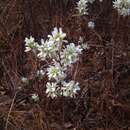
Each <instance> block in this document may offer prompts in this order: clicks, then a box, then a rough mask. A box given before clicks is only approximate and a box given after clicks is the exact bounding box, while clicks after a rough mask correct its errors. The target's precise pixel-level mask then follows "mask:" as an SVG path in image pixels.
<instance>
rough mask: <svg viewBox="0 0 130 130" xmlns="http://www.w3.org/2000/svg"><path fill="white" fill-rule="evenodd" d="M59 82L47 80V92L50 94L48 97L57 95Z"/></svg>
mask: <svg viewBox="0 0 130 130" xmlns="http://www.w3.org/2000/svg"><path fill="white" fill-rule="evenodd" d="M57 87H58V86H57V84H56V83H53V82H52V83H50V82H47V84H46V93H47V95H48V97H52V98H54V97H57V92H56V88H57Z"/></svg>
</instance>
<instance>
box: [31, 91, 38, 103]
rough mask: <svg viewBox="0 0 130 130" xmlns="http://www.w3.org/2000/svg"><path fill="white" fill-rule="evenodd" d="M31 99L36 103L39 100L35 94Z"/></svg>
mask: <svg viewBox="0 0 130 130" xmlns="http://www.w3.org/2000/svg"><path fill="white" fill-rule="evenodd" d="M32 99H33V100H34V101H35V102H37V101H38V100H39V96H38V95H37V94H35V93H34V94H32Z"/></svg>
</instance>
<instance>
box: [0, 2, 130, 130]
mask: <svg viewBox="0 0 130 130" xmlns="http://www.w3.org/2000/svg"><path fill="white" fill-rule="evenodd" d="M75 6H76V2H75V0H68V1H64V0H52V1H51V0H50V1H49V0H1V1H0V130H69V129H70V130H80V129H81V130H83V129H84V130H88V129H91V130H94V129H97V128H98V129H99V128H102V129H106V128H110V129H114V130H119V129H121V130H122V129H128V127H129V125H130V88H129V87H130V17H128V16H127V17H125V18H124V17H122V16H119V15H118V13H117V11H116V10H114V9H113V8H112V0H104V1H103V2H102V4H101V3H99V1H96V2H95V4H93V5H91V6H90V10H89V13H90V15H89V16H83V17H76V16H75V13H76V11H75ZM90 20H92V21H95V24H96V27H95V30H93V29H89V28H88V27H87V23H88V22H89V21H90ZM55 26H58V27H62V28H63V30H64V32H66V33H67V35H68V39H69V40H70V41H78V39H79V36H82V37H83V38H84V39H85V41H87V43H88V45H89V46H90V49H89V51H86V52H84V54H83V55H82V56H81V58H80V61H79V63H78V64H76V66H74V68H73V69H72V70H70V72H69V73H70V77H71V76H72V75H76V76H75V78H76V80H77V81H78V82H79V83H80V84H81V91H80V93H79V95H78V96H77V97H76V98H74V99H71V98H57V99H55V100H54V99H53V100H52V99H50V98H47V97H46V94H45V92H44V89H45V88H43V85H44V84H45V82H46V79H42V80H39V81H38V82H37V81H33V82H32V83H31V84H30V85H29V86H22V85H21V82H19V81H20V78H21V77H22V76H29V77H30V79H31V78H32V77H31V74H32V73H33V71H34V70H36V68H37V67H38V65H37V63H36V62H35V60H34V57H33V56H31V55H29V56H27V55H26V54H25V53H24V43H23V41H24V38H25V37H26V36H29V35H32V36H34V37H35V38H36V39H37V40H39V39H40V38H41V37H46V36H47V34H48V33H49V32H50V30H51V29H52V28H53V27H55ZM20 86H22V87H21V88H20ZM34 92H36V93H38V94H39V97H40V100H39V101H38V102H37V103H34V102H33V101H32V100H31V98H30V95H31V94H32V93H34Z"/></svg>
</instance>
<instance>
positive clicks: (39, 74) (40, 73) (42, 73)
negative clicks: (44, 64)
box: [37, 70, 45, 77]
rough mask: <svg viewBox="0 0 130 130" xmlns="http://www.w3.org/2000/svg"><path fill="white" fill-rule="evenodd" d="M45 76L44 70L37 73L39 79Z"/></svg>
mask: <svg viewBox="0 0 130 130" xmlns="http://www.w3.org/2000/svg"><path fill="white" fill-rule="evenodd" d="M44 75H45V71H43V70H38V71H37V76H38V77H43V76H44Z"/></svg>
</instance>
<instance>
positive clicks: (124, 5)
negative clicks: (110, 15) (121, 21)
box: [113, 0, 130, 16]
mask: <svg viewBox="0 0 130 130" xmlns="http://www.w3.org/2000/svg"><path fill="white" fill-rule="evenodd" d="M113 7H114V8H115V9H117V11H118V13H119V14H120V15H122V16H127V15H129V14H130V0H116V1H114V2H113Z"/></svg>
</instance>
